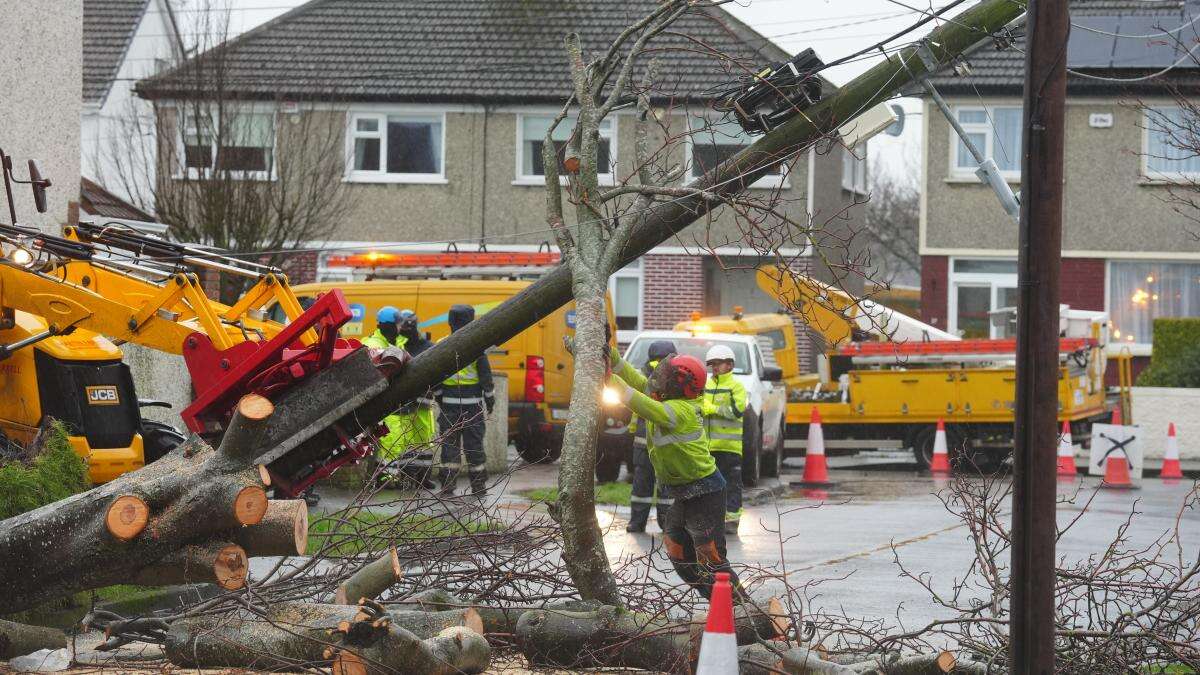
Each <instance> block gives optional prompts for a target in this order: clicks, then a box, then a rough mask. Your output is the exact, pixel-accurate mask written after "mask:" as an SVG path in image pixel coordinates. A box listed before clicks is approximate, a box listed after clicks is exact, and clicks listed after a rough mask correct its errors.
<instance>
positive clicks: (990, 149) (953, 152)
mask: <svg viewBox="0 0 1200 675" xmlns="http://www.w3.org/2000/svg"><path fill="white" fill-rule="evenodd" d="M997 108H1010V109H1016V110H1020V109H1021V105H1020V104H1019V103H1017V104H1011V103H995V104H989V105H956V106H952V108H951V111H952V112H953V113H954V117H955V119H958V113H959V112H961V111H979V112H982V113H983V114H984V117H985V120H984V121H983V122H961V121H960V122H959V124H960V125H961V126H962V128H963V131H966V132H967V133H969V134H983V135H984V147H982V148H980V151H981V152H983V156H984V158H988V157H991V158H993V159H994V158H995V157H996V134H995V129H994V128H993V127H992V120H993V119H994V118H995V110H996V109H997ZM949 131H950V178H951V179H952V180H966V181H970V182H972V183H977V182H979V178H978V177H977V176H976V175H975V168H974V167H971V168H966V167H961V166H959V165H958V145H959V143H960V141H961V139H960V138H959V137H958V133H957V132H955V131H954V127H952V126H951V127H950V130H949ZM1024 131H1025V130H1024V129H1022V130H1021V132H1022V133H1024ZM1007 150H1008V151H1009V152H1015V153H1017V155H1018V156H1019V155H1020V153H1021V148H1007ZM1018 165H1019V163H1018ZM1000 175H1001V176H1003V177H1004V179H1005V180H1007V181H1009V182H1019V181H1020V180H1021V170H1020V169H1019V168H1018V169H1015V170H1011V171H1008V170H1004V169H1001V170H1000Z"/></svg>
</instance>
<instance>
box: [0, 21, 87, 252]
mask: <svg viewBox="0 0 1200 675" xmlns="http://www.w3.org/2000/svg"><path fill="white" fill-rule="evenodd" d="M82 11H83V10H82V4H81V0H30V1H29V2H15V3H7V4H6V5H5V7H4V20H3V21H0V45H4V67H3V68H0V91H2V92H4V95H3V96H0V148H3V149H4V151H5V152H6V153H8V154H9V155H10V156H11V157H12V158H13V173H14V174H15V175H16V177H17V178H19V179H24V178H26V177H27V174H26V166H27V164H26V160H29V159H36V160H38V165H39V167H40V168H41V172H42V175H43V176H44V177H45V178H47V179H49V180H50V182H51V187H50V188H49V189H48V190H47V194H46V196H47V204H48V208H47V210H46V213H42V214H39V213H38V212H37V211H36V210H35V209H34V207H33V196H32V195H31V193H30V190H29V189H28V186H25V185H14V186H13V188H14V189H13V198H14V200H15V202H16V204H15V206H16V213H17V218H18V220H19V221H20V222H21V223H22V224H25V225H35V226H37V227H40V228H42V229H43V230H44V231H46V232H56V231H57V230H58V228H59V227H60V226H61V225H62V223H65V222H67V220H68V218H69V215H70V212H71V210H72V208H73V204H74V202H75V201H76V200H77V199H78V195H79V193H78V192H77V191H76V190H75V189H72V188H71V186H76V185H78V184H79V111H80V94H79V81H80V70H81V67H82V66H81V62H82V58H81V56H80V32H81V30H82V19H81V16H82ZM0 214H3V215H0V220H3V221H4V222H8V220H9V217H8V213H7V211H6V210H3V208H2V207H0Z"/></svg>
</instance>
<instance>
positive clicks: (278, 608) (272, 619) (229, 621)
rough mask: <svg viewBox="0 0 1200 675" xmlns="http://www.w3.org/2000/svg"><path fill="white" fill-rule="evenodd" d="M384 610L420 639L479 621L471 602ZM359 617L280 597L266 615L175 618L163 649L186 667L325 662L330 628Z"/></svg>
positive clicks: (346, 608) (348, 608)
mask: <svg viewBox="0 0 1200 675" xmlns="http://www.w3.org/2000/svg"><path fill="white" fill-rule="evenodd" d="M386 616H387V618H388V620H389V621H390V622H391V623H392V625H394V626H396V627H398V628H402V629H404V630H405V631H408V632H409V633H411V634H414V635H416V636H417V638H419V639H422V640H424V639H428V638H432V637H435V636H437V635H438V634H439V633H440V632H442V631H444V630H446V629H447V628H451V627H454V626H467V627H472V628H479V627H480V626H481V624H480V619H479V615H478V614H477V613H476V612H475V611H474V610H473V609H471V608H464V609H454V610H446V611H441V612H392V613H388V614H387V615H386ZM364 617H365V613H364V611H363V609H362V608H361V607H359V606H357V605H325V604H315V603H312V604H310V603H300V602H283V603H277V604H275V605H273V606H271V607H270V609H269V610H268V614H267V616H265V617H262V616H258V615H256V614H252V613H250V612H246V611H240V612H237V613H236V614H233V615H228V614H226V615H219V616H205V617H196V618H190V619H182V620H179V621H176V622H175V623H173V624H171V630H170V631H169V632H168V633H167V641H166V644H165V645H164V646H163V650H164V652H165V653H166V655H167V658H168V659H170V661H171V663H174V664H175V665H178V666H184V667H189V668H253V669H262V670H271V669H284V668H291V667H295V666H297V665H300V664H308V663H315V662H329V661H330V660H331V659H332V653H328V652H327V650H328V649H330V648H331V647H335V646H337V644H338V640H337V637H336V636H331V633H333V632H335V631H338V630H343V631H344V630H345V629H347V628H349V627H350V626H351V625H353V624H355V623H357V622H360V621H362V620H363V619H364Z"/></svg>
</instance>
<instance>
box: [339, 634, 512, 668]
mask: <svg viewBox="0 0 1200 675" xmlns="http://www.w3.org/2000/svg"><path fill="white" fill-rule="evenodd" d="M375 633H376V635H374V636H373V637H371V638H365V639H363V640H360V642H362V644H355V645H347V646H344V647H342V648H340V649H339V650H337V652H336V655H335V656H334V658H333V673H334V675H376V674H378V675H385V674H387V675H390V674H391V673H421V674H422V675H457V674H458V673H482V672H483V671H485V670H487V667H488V663H489V662H490V661H491V654H492V647H491V645H489V644H488V641H487V640H485V639H484V638H483V636H482V635H480V634H479V633H476V632H475V631H472V630H471V629H469V628H465V627H462V626H455V627H453V628H447V629H446V630H444V631H442V632H441V633H439V634H438V635H437V636H435V637H432V638H426V639H424V640H422V639H420V638H418V637H417V636H415V635H413V634H412V633H410V632H408V631H406V630H404V629H403V628H398V627H396V626H385V627H381V628H379V629H377V630H375Z"/></svg>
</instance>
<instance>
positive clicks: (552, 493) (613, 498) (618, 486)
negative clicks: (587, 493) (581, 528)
mask: <svg viewBox="0 0 1200 675" xmlns="http://www.w3.org/2000/svg"><path fill="white" fill-rule="evenodd" d="M632 489H633V486H632V485H630V484H629V483H625V482H617V483H600V484H599V485H597V486H596V503H597V504H615V505H616V506H629V495H630V491H631V490H632ZM521 495H522V496H524V497H525V498H526V499H529V500H530V501H535V502H546V503H547V504H549V503H552V502H556V501H558V488H555V487H544V488H533V489H531V490H522V491H521Z"/></svg>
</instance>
